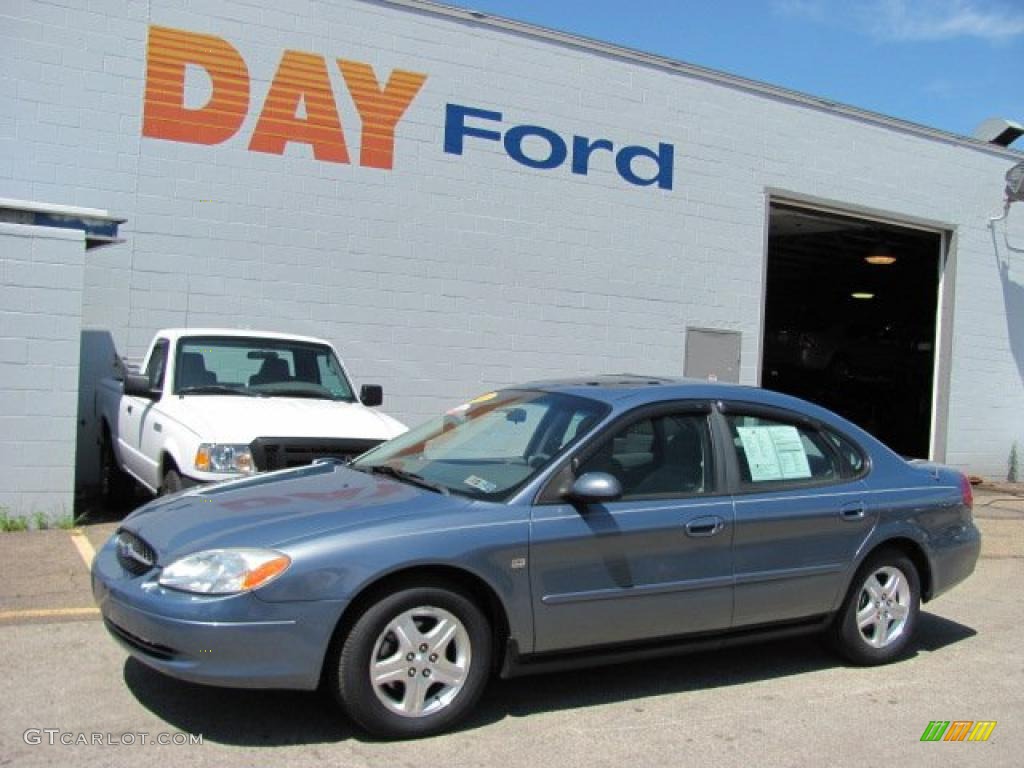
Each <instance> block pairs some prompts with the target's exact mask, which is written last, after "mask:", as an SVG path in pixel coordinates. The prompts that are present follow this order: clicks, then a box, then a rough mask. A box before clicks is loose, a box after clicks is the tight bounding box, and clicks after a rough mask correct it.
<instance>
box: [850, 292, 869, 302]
mask: <svg viewBox="0 0 1024 768" xmlns="http://www.w3.org/2000/svg"><path fill="white" fill-rule="evenodd" d="M850 296H852V297H853V298H855V299H860V300H862V301H867V300H868V299H873V298H875V294H873V293H868V292H867V291H854V292H853V293H851V294H850Z"/></svg>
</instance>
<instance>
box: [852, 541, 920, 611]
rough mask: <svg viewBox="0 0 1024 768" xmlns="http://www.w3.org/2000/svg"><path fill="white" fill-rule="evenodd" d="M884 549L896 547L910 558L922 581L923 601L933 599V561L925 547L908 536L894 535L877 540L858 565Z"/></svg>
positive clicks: (895, 548)
mask: <svg viewBox="0 0 1024 768" xmlns="http://www.w3.org/2000/svg"><path fill="white" fill-rule="evenodd" d="M884 549H894V550H896V551H898V552H901V553H903V554H904V555H906V556H907V557H908V558H909V559H910V562H912V563H913V564H914V568H916V569H917V576H918V579H919V580H920V582H921V602H928V601H929V600H931V598H932V590H933V587H934V582H933V579H932V566H931V562H930V561H929V560H928V555H927V554H925V551H924V547H922V546H921V544H920V543H919V542H917V541H915V540H914V539H912V538H910V537H908V536H892V537H891V538H888V539H884V540H882V541H879V542H876V543H875V544H874V545H873V546H872V547H871V549H869V550H867V552H866V554H865V555H864V557H863V558H862V559H861V561H860V563H858V565H857V567H858V568H859V567H860V566H861V565H862V564H863V563H864V562H865V561H866V560H867V559H868V558H870V557H873V556H874V555H875V554H877V553H878V552H880V551H881V550H884Z"/></svg>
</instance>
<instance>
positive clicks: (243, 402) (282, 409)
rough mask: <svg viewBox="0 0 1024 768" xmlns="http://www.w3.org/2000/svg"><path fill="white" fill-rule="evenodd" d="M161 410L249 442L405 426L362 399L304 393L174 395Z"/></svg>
mask: <svg viewBox="0 0 1024 768" xmlns="http://www.w3.org/2000/svg"><path fill="white" fill-rule="evenodd" d="M161 408H162V410H165V411H166V412H167V413H168V415H170V416H171V417H173V418H174V419H176V420H177V421H179V422H181V423H182V424H184V425H185V426H186V427H187V428H188V429H190V430H192V431H193V432H195V433H196V434H197V435H199V436H201V437H202V438H203V439H206V440H209V441H210V442H219V443H250V442H252V441H253V440H254V439H256V438H257V437H338V438H345V437H349V438H365V439H377V440H390V439H391V438H392V437H395V436H397V435H400V434H402V433H403V432H405V425H403V424H402V423H401V422H399V421H397V420H395V419H393V418H391V417H390V416H388V415H387V414H384V413H381V412H379V411H374V410H371V409H369V408H367V407H366V406H365V405H363V404H362V403H346V402H343V401H338V400H317V399H313V398H300V397H261V398H254V397H242V396H238V395H185V396H183V397H182V396H178V395H174V396H172V398H170V402H168V403H166V404H164V403H161Z"/></svg>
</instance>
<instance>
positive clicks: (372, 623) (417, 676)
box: [327, 586, 492, 738]
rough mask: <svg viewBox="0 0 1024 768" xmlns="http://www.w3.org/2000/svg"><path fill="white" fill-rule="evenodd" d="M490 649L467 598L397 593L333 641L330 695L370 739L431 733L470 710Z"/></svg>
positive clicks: (486, 631) (432, 590) (426, 591)
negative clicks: (334, 645) (335, 641)
mask: <svg viewBox="0 0 1024 768" xmlns="http://www.w3.org/2000/svg"><path fill="white" fill-rule="evenodd" d="M491 646H492V642H491V628H490V625H489V623H488V621H487V618H486V616H485V615H484V614H483V612H482V611H481V610H480V608H478V607H477V605H476V604H475V603H474V602H473V601H472V600H470V599H469V598H467V597H466V596H464V595H462V594H460V593H459V592H456V591H453V590H451V589H446V588H443V587H439V586H438V587H432V586H424V587H413V588H409V589H402V590H399V591H397V592H393V593H391V594H390V595H387V596H385V597H383V598H382V599H381V600H380V601H379V602H377V603H375V604H373V605H371V606H369V607H368V608H367V609H366V611H365V612H364V613H363V614H362V615H361V616H360V617H359V618H358V619H356V622H355V624H354V625H353V626H352V629H351V630H350V631H349V633H348V635H347V636H346V637H345V638H344V640H343V641H342V642H340V643H338V644H337V646H336V648H335V650H334V652H333V654H332V656H331V657H329V659H328V661H327V664H328V668H327V680H328V681H329V682H328V685H329V690H331V691H332V692H333V693H334V695H335V697H336V698H337V700H338V702H339V703H340V704H341V706H342V708H343V709H344V710H345V711H346V712H347V713H348V715H349V717H351V718H352V719H353V720H355V721H356V722H357V723H358V724H359V725H361V726H362V727H363V728H365V729H366V730H367V731H369V732H370V733H371V734H373V735H375V736H380V737H384V738H415V737H419V736H429V735H432V734H435V733H439V732H440V731H443V730H445V729H447V728H449V727H451V726H452V725H454V724H455V723H457V722H458V721H459V720H461V719H462V718H463V717H465V716H466V715H467V714H468V713H469V712H470V711H471V710H472V709H473V707H474V705H475V704H476V702H477V701H478V699H479V698H480V694H481V693H482V692H483V689H484V686H485V685H486V684H487V679H488V677H489V676H490V669H491Z"/></svg>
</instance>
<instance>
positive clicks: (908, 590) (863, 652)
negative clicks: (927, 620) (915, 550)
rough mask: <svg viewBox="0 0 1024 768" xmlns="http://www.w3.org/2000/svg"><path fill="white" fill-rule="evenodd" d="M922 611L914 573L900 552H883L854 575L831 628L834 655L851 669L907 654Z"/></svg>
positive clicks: (918, 587) (916, 574) (910, 563)
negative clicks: (847, 661)
mask: <svg viewBox="0 0 1024 768" xmlns="http://www.w3.org/2000/svg"><path fill="white" fill-rule="evenodd" d="M920 607H921V580H920V577H919V576H918V573H917V568H916V567H915V566H914V563H913V562H911V560H910V558H908V557H907V556H906V555H905V554H903V553H902V552H900V551H898V550H891V549H890V550H882V551H880V552H877V553H875V554H874V555H872V556H871V557H869V558H868V559H867V560H866V561H865V562H864V564H863V565H862V566H861V567H860V569H859V570H858V571H857V575H856V577H854V580H853V583H852V585H851V586H850V593H849V594H848V595H847V596H846V601H845V602H844V603H843V607H842V609H841V610H840V612H839V615H838V617H837V619H836V623H835V624H834V626H833V629H832V641H833V645H834V646H835V648H836V650H837V651H838V652H839V653H840V654H842V655H843V656H845V657H846V658H847V659H848V660H850V661H852V662H853V663H854V664H859V665H862V666H870V665H875V664H886V663H888V662H890V661H893V660H895V659H897V658H899V657H900V656H901V655H902V654H903V652H904V651H905V650H906V649H907V645H908V644H909V643H910V641H911V639H912V637H913V634H914V629H915V628H916V627H917V617H918V613H919V612H920Z"/></svg>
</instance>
